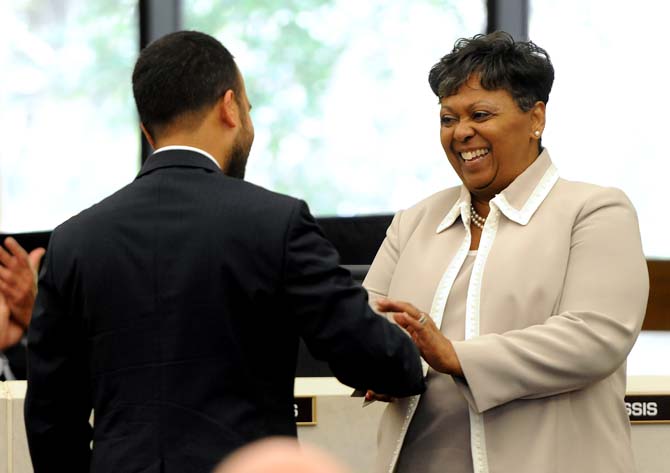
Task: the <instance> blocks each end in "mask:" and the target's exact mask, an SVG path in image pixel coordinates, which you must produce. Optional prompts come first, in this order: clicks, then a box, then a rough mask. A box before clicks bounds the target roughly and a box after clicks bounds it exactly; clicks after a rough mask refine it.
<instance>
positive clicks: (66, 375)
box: [25, 150, 424, 473]
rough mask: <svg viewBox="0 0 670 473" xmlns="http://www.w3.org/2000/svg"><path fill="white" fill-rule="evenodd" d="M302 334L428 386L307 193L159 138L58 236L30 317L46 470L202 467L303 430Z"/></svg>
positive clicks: (341, 361) (372, 367)
mask: <svg viewBox="0 0 670 473" xmlns="http://www.w3.org/2000/svg"><path fill="white" fill-rule="evenodd" d="M299 337H302V338H303V339H304V340H305V342H306V344H307V346H308V347H309V349H310V351H311V352H312V354H313V355H314V356H315V357H316V358H319V359H324V360H327V361H328V362H329V363H330V366H331V369H332V370H333V372H334V374H335V375H336V376H337V377H338V378H339V379H340V380H341V381H342V382H343V383H345V384H347V385H350V386H353V387H356V388H369V389H373V390H375V391H377V392H383V393H390V394H392V395H396V396H406V395H410V394H415V393H418V392H420V391H422V390H423V389H424V383H423V377H422V374H421V366H420V361H419V356H418V352H417V350H416V348H415V347H414V345H413V344H412V342H411V340H410V338H409V337H407V336H406V335H405V334H404V333H402V331H401V330H400V329H399V328H398V327H397V326H394V325H392V324H390V323H389V322H388V321H386V320H385V319H384V318H383V317H379V316H377V315H375V314H374V313H373V312H372V311H371V310H370V309H369V308H368V304H367V295H366V293H365V291H364V290H363V289H362V288H361V287H360V286H357V285H355V284H354V283H353V282H352V280H351V278H350V275H349V273H348V272H347V271H346V270H344V269H341V268H340V267H339V266H338V255H337V252H336V251H335V249H334V248H333V246H332V245H331V244H330V243H329V242H328V241H327V240H326V239H325V238H324V236H323V234H322V233H321V231H320V229H319V228H318V226H317V225H316V224H315V222H314V219H313V218H312V216H311V215H310V212H309V210H308V208H307V206H306V205H305V203H304V202H302V201H300V200H297V199H294V198H290V197H287V196H284V195H280V194H276V193H273V192H270V191H268V190H265V189H263V188H260V187H257V186H255V185H252V184H250V183H247V182H244V181H242V180H238V179H233V178H229V177H227V176H225V175H224V174H223V173H222V172H221V171H220V170H219V169H218V167H217V166H216V165H215V164H214V163H213V162H212V161H210V160H209V159H207V158H206V157H205V156H203V155H201V154H199V153H196V152H192V151H186V150H176V151H162V152H159V153H156V154H154V155H153V156H151V157H150V158H149V159H148V160H147V162H146V163H145V165H144V166H143V168H142V170H141V172H140V174H139V176H138V178H137V179H136V180H135V181H134V182H132V183H131V184H130V185H128V186H126V187H125V188H123V189H121V190H120V191H118V192H116V193H115V194H113V195H112V196H110V197H108V198H107V199H105V200H103V201H102V202H100V203H99V204H97V205H95V206H93V207H91V208H90V209H88V210H86V211H84V212H82V213H81V214H79V215H77V216H76V217H74V218H72V219H70V220H69V221H67V222H65V223H64V224H62V225H61V226H59V227H58V228H56V230H54V232H53V234H52V236H51V241H50V243H49V248H48V253H47V255H46V260H45V262H44V264H43V267H42V271H41V274H40V281H39V290H38V297H37V301H36V306H35V310H34V314H33V319H32V322H31V326H30V330H29V335H28V393H27V397H26V403H25V415H26V428H27V434H28V441H29V447H30V453H31V456H32V459H33V466H34V468H35V472H36V473H43V472H50V473H52V472H58V471H67V472H88V471H93V472H96V473H106V472H110V473H112V472H113V473H122V472H143V473H150V472H166V473H188V472H203V473H204V472H209V471H211V469H212V467H213V466H214V465H215V464H216V463H217V462H218V461H219V460H220V459H221V458H222V457H223V456H225V455H226V454H228V453H229V452H231V451H232V450H233V449H235V448H237V447H239V446H241V445H243V444H245V443H248V442H250V441H252V440H255V439H258V438H260V437H265V436H271V435H289V436H295V435H296V426H295V421H294V414H293V383H294V373H295V366H296V353H297V347H298V339H299ZM91 408H93V409H94V417H95V422H94V425H95V427H94V429H93V430H92V431H91V427H90V426H89V416H90V413H91ZM91 440H92V441H93V451H92V452H91V450H90V442H91Z"/></svg>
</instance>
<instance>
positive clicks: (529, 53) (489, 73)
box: [428, 31, 554, 112]
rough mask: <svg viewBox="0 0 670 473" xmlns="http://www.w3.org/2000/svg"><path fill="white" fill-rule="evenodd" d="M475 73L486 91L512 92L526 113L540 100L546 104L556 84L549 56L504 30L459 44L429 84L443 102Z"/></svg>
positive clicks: (437, 67)
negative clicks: (500, 90) (552, 87)
mask: <svg viewBox="0 0 670 473" xmlns="http://www.w3.org/2000/svg"><path fill="white" fill-rule="evenodd" d="M472 74H478V75H479V81H480V83H481V85H482V87H483V88H484V89H486V90H497V89H503V90H506V91H507V92H509V93H510V95H511V96H512V97H513V98H514V101H515V102H516V104H517V105H518V106H519V108H520V109H521V110H523V111H524V112H527V111H529V110H530V109H531V108H532V107H533V105H535V103H536V102H538V101H539V102H544V103H545V104H546V103H547V102H548V101H549V92H551V86H552V84H553V83H554V67H553V66H552V64H551V60H550V59H549V54H547V52H546V51H545V50H544V49H542V48H540V47H539V46H537V45H536V44H535V43H533V42H532V41H514V38H512V36H510V35H509V34H508V33H505V32H502V31H496V32H495V33H490V34H487V35H483V34H478V35H475V36H474V37H472V38H471V39H470V38H461V39H459V40H458V41H456V44H454V49H453V50H452V51H451V52H450V53H449V54H447V55H446V56H444V57H443V58H442V59H440V62H438V63H437V64H435V65H434V66H433V67H432V69H431V70H430V74H429V75H428V83H429V84H430V88H431V89H432V90H433V92H434V93H435V95H437V96H438V97H439V98H440V99H441V98H444V97H448V96H450V95H453V94H455V93H456V92H457V91H458V89H459V88H460V87H461V85H463V84H464V83H465V82H466V81H467V80H468V78H469V77H470V76H471V75H472Z"/></svg>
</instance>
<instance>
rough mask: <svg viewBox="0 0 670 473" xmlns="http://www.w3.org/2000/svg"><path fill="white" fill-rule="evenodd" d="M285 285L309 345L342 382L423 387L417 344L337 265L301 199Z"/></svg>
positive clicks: (415, 390)
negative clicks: (379, 313) (374, 306)
mask: <svg viewBox="0 0 670 473" xmlns="http://www.w3.org/2000/svg"><path fill="white" fill-rule="evenodd" d="M284 288H285V291H286V296H287V299H288V305H289V310H290V311H291V313H292V314H293V315H294V318H295V322H296V324H297V326H298V331H299V333H300V335H301V337H302V338H303V339H304V341H305V344H306V345H307V347H308V349H309V350H310V352H311V353H312V355H313V356H314V357H315V358H317V359H320V360H325V361H327V362H328V363H329V365H330V367H331V369H332V371H333V373H334V374H335V376H336V377H337V378H338V379H339V380H340V381H341V382H343V383H344V384H347V385H349V386H352V387H355V388H358V389H372V390H374V391H376V392H382V393H388V394H390V395H392V396H398V397H401V396H409V395H413V394H419V393H421V392H423V390H424V389H425V385H424V381H423V374H422V369H421V361H420V358H419V352H418V350H417V348H416V347H415V346H414V343H412V341H411V339H410V338H409V337H408V336H407V335H405V334H404V333H403V332H402V330H401V329H400V328H399V327H397V326H394V325H392V324H390V323H389V322H388V321H387V320H385V319H384V318H383V317H379V316H377V315H376V314H375V313H374V312H373V311H372V310H371V309H370V307H369V306H368V297H367V293H366V291H365V290H364V289H363V288H362V287H361V286H360V285H358V284H356V283H355V282H354V281H353V280H352V278H351V275H350V273H349V272H348V271H347V270H345V269H343V268H342V267H340V266H339V256H338V254H337V251H336V250H335V248H334V247H333V246H332V244H331V243H330V242H329V241H328V240H327V239H326V238H325V236H324V235H323V233H322V232H321V230H320V228H319V227H318V225H317V224H316V222H315V221H314V218H313V217H312V215H311V214H310V212H309V210H308V208H307V205H306V204H305V203H304V202H302V201H300V202H299V204H298V206H297V208H296V209H295V211H294V213H293V215H292V217H291V223H290V225H289V228H288V231H287V235H286V253H285V262H284Z"/></svg>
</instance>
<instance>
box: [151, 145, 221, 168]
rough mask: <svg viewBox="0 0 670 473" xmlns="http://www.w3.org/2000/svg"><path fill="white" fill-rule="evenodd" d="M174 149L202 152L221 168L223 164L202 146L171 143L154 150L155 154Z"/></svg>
mask: <svg viewBox="0 0 670 473" xmlns="http://www.w3.org/2000/svg"><path fill="white" fill-rule="evenodd" d="M174 150H185V151H193V152H195V153H200V154H202V155H203V156H205V157H207V158H209V159H211V160H212V162H213V163H214V164H216V167H217V168H219V169H221V166H220V165H219V163H218V162H217V161H216V159H214V156H212V155H211V154H209V153H208V152H207V151H205V150H203V149H200V148H195V147H193V146H182V145H171V146H163V147H162V148H158V149H157V150H156V151H154V152H153V154H158V153H161V152H163V151H174Z"/></svg>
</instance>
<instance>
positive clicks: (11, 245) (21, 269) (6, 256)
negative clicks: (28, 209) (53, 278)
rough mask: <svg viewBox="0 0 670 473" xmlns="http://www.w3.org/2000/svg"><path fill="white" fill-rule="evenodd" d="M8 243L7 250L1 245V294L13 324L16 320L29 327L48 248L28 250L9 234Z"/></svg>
mask: <svg viewBox="0 0 670 473" xmlns="http://www.w3.org/2000/svg"><path fill="white" fill-rule="evenodd" d="M4 243H5V246H6V247H7V250H6V249H5V248H3V247H1V246H0V264H2V266H0V294H1V295H2V296H4V297H3V301H4V304H5V305H6V306H7V307H8V308H9V312H10V318H9V322H10V325H9V326H10V327H11V323H13V324H15V325H18V326H19V328H23V330H25V329H27V328H28V324H30V318H31V316H32V313H33V304H34V302H35V296H36V295H37V269H38V268H39V265H40V260H41V259H42V256H44V253H45V250H44V248H36V249H34V250H33V251H31V252H30V254H28V253H27V252H26V250H24V249H23V247H21V245H19V243H18V242H17V241H16V240H15V239H14V238H12V237H7V238H5V242H4ZM8 250H9V251H8ZM0 323H1V322H0ZM12 330H13V329H12ZM19 338H20V337H19Z"/></svg>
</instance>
